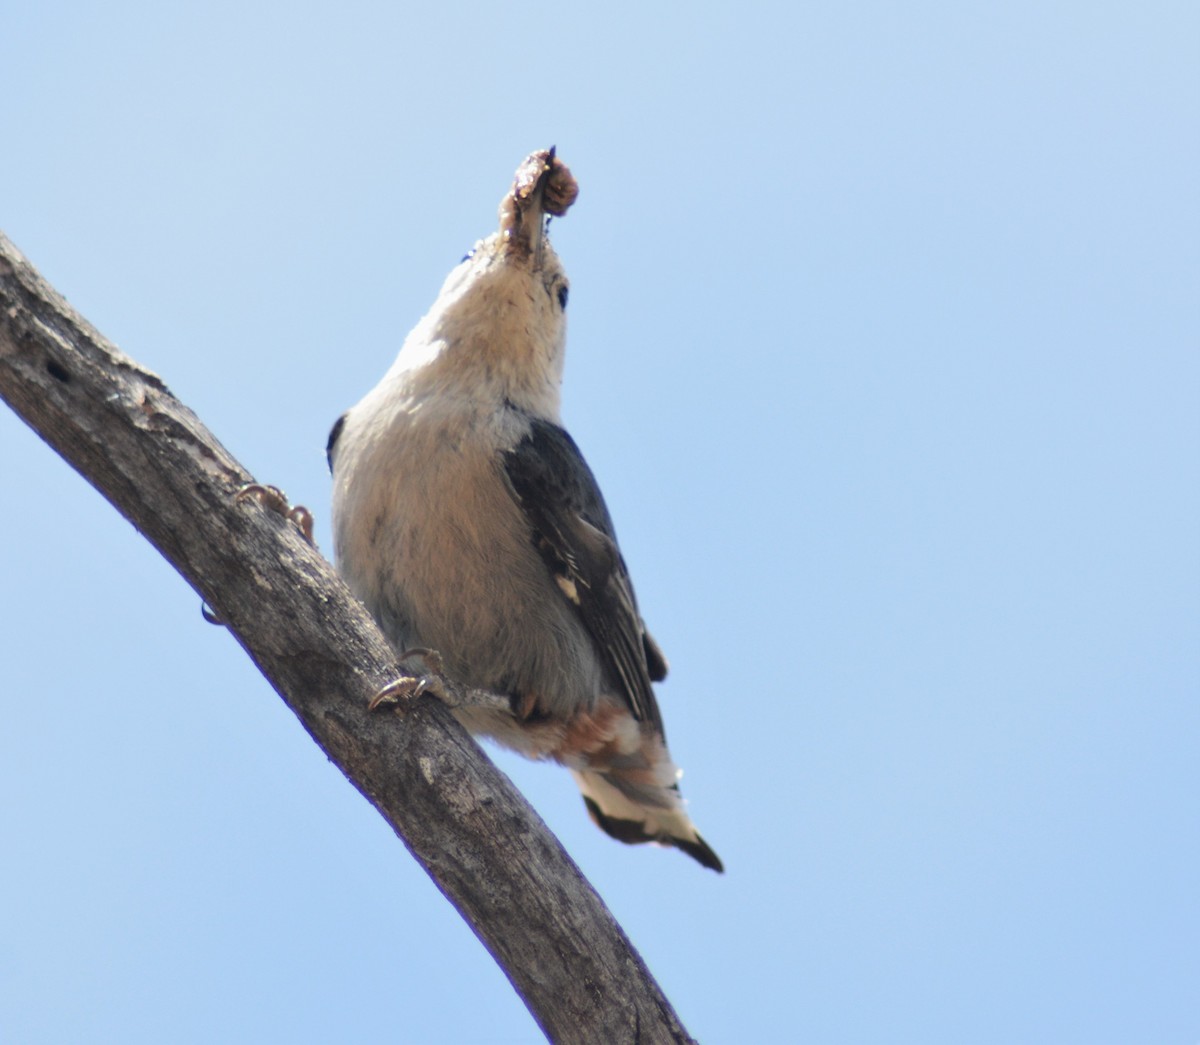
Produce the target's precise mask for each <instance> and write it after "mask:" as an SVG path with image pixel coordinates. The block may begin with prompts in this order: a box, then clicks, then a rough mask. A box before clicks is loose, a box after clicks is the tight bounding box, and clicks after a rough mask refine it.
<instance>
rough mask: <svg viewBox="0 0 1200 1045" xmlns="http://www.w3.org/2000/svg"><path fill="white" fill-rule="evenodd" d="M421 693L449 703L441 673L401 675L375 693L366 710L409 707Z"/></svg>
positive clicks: (448, 695)
mask: <svg viewBox="0 0 1200 1045" xmlns="http://www.w3.org/2000/svg"><path fill="white" fill-rule="evenodd" d="M422 693H428V694H429V695H430V696H431V697H437V698H438V700H441V701H444V702H447V703H449V702H450V694H449V691H448V690H447V688H446V680H445V679H444V678H443V677H442V676H441V675H436V674H430V675H401V676H400V677H399V678H398V679H395V680H394V681H392V682H389V683H388V684H387V685H386V686H384V687H383V689H381V690H380V691H379V692H378V693H376V694H375V696H373V697H372V698H371V700H370V702H369V703H368V704H367V710H368V711H378V710H379V709H380V708H382V707H386V706H396V707H406V708H407V707H409V706H411V705H412V703H413V701H415V700H416V699H417V698H418V697H419V696H421V694H422Z"/></svg>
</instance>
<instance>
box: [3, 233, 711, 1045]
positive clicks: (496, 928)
mask: <svg viewBox="0 0 1200 1045" xmlns="http://www.w3.org/2000/svg"><path fill="white" fill-rule="evenodd" d="M0 397H2V398H3V399H4V400H5V401H6V402H7V403H8V404H9V405H10V406H11V407H12V408H13V409H14V410H15V411H16V412H17V414H18V415H20V416H21V417H22V418H23V419H24V420H25V421H26V422H27V423H28V424H29V425H30V426H31V427H32V428H33V429H34V430H35V431H36V432H37V433H38V434H39V435H40V436H41V437H42V438H43V439H44V440H45V441H46V442H47V443H49V444H50V445H51V446H52V447H53V448H54V449H55V450H57V451H58V453H59V454H61V455H62V456H63V457H64V458H65V459H66V460H67V461H68V462H69V463H70V464H71V465H72V467H74V468H75V469H76V470H77V471H78V472H79V473H80V474H81V475H82V476H83V477H84V478H85V479H87V481H88V482H90V483H91V484H92V485H93V486H94V487H95V488H96V489H97V490H99V491H100V493H101V494H103V495H104V496H105V497H106V498H107V499H108V500H109V501H110V502H111V503H112V504H113V506H114V507H115V508H116V509H117V510H118V511H119V512H120V513H121V514H122V515H124V516H125V517H126V518H127V519H128V520H129V521H130V522H132V523H133V525H134V526H135V527H137V529H138V530H139V531H140V532H141V533H142V534H144V535H145V537H146V539H147V540H149V541H150V542H151V543H152V544H153V545H154V546H155V547H156V548H157V549H158V550H159V551H160V552H161V553H162V554H163V555H164V556H165V557H166V558H167V560H168V561H169V562H170V563H171V564H172V565H173V566H174V567H175V568H176V569H177V570H178V571H179V573H180V574H181V575H182V576H183V578H184V579H185V580H186V581H187V582H188V583H189V584H190V585H191V586H192V587H193V588H194V589H195V590H196V592H197V593H198V594H199V595H200V597H201V598H202V599H203V600H204V602H205V603H206V604H207V605H208V606H210V607H211V608H212V610H213V611H214V612H215V613H216V615H217V616H218V617H219V618H220V619H221V620H222V621H224V622H225V624H226V625H227V626H228V627H229V629H230V630H231V631H232V633H233V634H234V635H235V636H236V637H237V640H238V642H239V643H240V644H241V645H242V647H243V648H244V649H245V650H246V652H247V653H248V654H249V655H250V658H251V659H252V660H253V661H254V663H255V664H256V665H257V666H258V668H259V670H260V671H261V672H262V673H263V675H264V676H265V677H266V678H267V680H268V681H269V682H270V683H271V685H272V686H274V688H275V690H276V691H277V692H278V693H279V695H280V696H281V697H282V698H283V700H284V702H285V703H286V704H287V705H288V707H290V708H291V709H292V711H293V712H295V714H296V717H297V718H299V719H300V721H301V723H302V724H303V725H304V728H305V729H306V730H308V732H309V734H310V735H311V736H312V738H313V739H314V740H315V741H316V742H317V744H318V745H319V746H320V747H321V749H322V750H323V751H324V752H325V753H326V754H327V755H328V756H329V758H330V759H332V760H333V762H335V763H336V764H337V765H338V767H339V768H340V769H341V770H342V772H343V773H345V774H346V776H347V778H348V779H349V780H350V782H351V783H352V784H353V785H354V786H355V787H356V788H358V790H359V791H361V792H362V794H363V795H364V796H365V797H366V798H367V799H368V801H370V802H371V804H372V805H374V806H375V808H376V809H378V810H379V812H380V813H381V814H382V815H383V817H384V819H385V820H387V822H388V823H389V824H391V826H392V828H393V829H394V830H395V832H396V834H397V835H399V836H400V839H401V840H402V841H403V842H404V844H405V845H406V846H407V847H408V849H409V851H410V852H411V853H412V855H413V856H414V857H415V858H416V859H417V861H418V862H419V863H420V864H421V866H422V867H424V868H425V870H426V871H427V872H428V874H429V875H430V877H431V878H432V879H433V880H434V882H435V883H436V884H437V886H438V888H439V889H440V890H441V891H442V893H443V894H444V895H445V896H446V898H447V899H448V900H449V901H450V902H451V903H452V904H453V905H454V906H455V908H457V910H458V911H459V913H460V914H461V915H462V916H463V918H465V919H466V921H467V923H468V924H469V925H470V926H471V928H472V929H473V930H474V932H475V934H476V935H477V936H478V937H479V939H480V941H481V942H482V943H483V945H484V946H485V947H486V948H487V949H488V951H489V952H490V953H491V954H492V956H493V957H494V958H495V960H496V961H497V962H498V963H499V964H500V966H501V968H502V969H503V970H504V972H505V974H506V975H507V976H508V978H509V980H510V981H511V982H512V985H513V987H514V988H515V989H516V991H517V993H518V994H519V995H520V996H521V998H522V999H523V1000H524V1002H525V1004H526V1005H527V1006H528V1008H529V1011H530V1012H531V1013H532V1015H533V1017H534V1019H535V1020H536V1021H537V1022H538V1024H539V1025H540V1027H541V1028H542V1030H543V1031H544V1032H545V1034H546V1035H547V1037H549V1038H550V1039H551V1040H553V1041H558V1042H597V1043H606V1045H611V1043H620V1042H632V1041H638V1042H680V1041H690V1040H691V1039H690V1038H689V1036H688V1034H687V1032H686V1031H685V1029H684V1028H683V1026H682V1024H681V1023H680V1022H679V1019H678V1017H677V1016H676V1015H675V1013H674V1011H673V1010H672V1008H671V1006H670V1003H669V1002H668V1001H667V999H666V998H665V997H664V996H663V994H662V992H661V990H660V989H659V987H658V985H657V984H656V983H655V982H654V980H653V978H652V977H651V976H650V974H649V972H648V971H647V969H646V967H645V965H644V964H643V962H642V960H641V958H640V957H639V956H638V954H637V952H636V951H635V950H634V949H633V947H632V946H631V945H630V943H629V941H628V940H627V939H626V937H625V935H624V933H623V932H622V931H621V929H620V927H619V926H618V925H617V924H616V922H615V921H614V920H613V917H612V915H611V914H610V913H609V911H608V909H607V908H606V907H605V906H604V904H603V902H602V901H601V900H600V898H599V897H598V896H597V895H596V893H595V892H594V890H593V889H592V888H591V886H590V885H589V884H588V883H587V881H586V880H585V879H584V878H583V876H582V874H581V873H580V872H579V869H578V868H577V867H576V866H575V864H574V863H573V862H572V861H571V859H570V858H569V857H568V856H567V855H566V853H565V852H564V851H563V849H562V847H561V845H560V844H559V843H558V841H557V839H555V838H554V836H553V835H552V834H551V833H550V832H549V830H548V829H547V828H546V826H545V825H544V824H543V823H542V821H541V819H540V818H539V817H538V816H537V814H536V813H535V812H534V811H533V810H532V809H531V808H530V807H529V805H528V803H526V802H525V800H524V799H523V798H522V797H521V795H520V793H519V792H518V791H517V790H516V789H515V788H514V787H513V785H512V783H511V782H510V781H509V780H508V778H507V777H505V776H504V775H503V774H502V773H500V772H499V771H498V770H497V769H496V768H495V767H494V766H493V764H492V763H491V761H490V760H489V759H488V758H487V757H486V756H485V755H484V753H483V752H482V751H481V750H480V748H479V747H478V746H477V745H476V744H475V742H474V741H473V740H472V739H471V738H470V737H469V736H468V735H467V734H466V733H465V732H464V730H463V729H462V728H461V727H460V726H459V725H458V723H457V722H455V720H454V719H453V718H452V717H451V715H450V714H449V713H448V711H447V710H446V709H445V707H443V706H442V705H441V704H440V703H438V702H437V701H436V700H434V699H432V698H430V697H421V698H420V699H419V700H418V701H417V702H416V703H415V704H414V705H413V707H412V710H410V711H408V712H407V713H400V714H397V713H391V712H384V713H375V714H370V713H368V712H367V710H366V707H367V702H368V701H369V700H370V698H371V696H372V695H373V694H374V693H375V692H376V691H377V690H378V689H379V688H380V687H381V686H382V685H384V684H385V683H387V682H389V681H391V680H392V679H394V678H395V677H396V676H397V675H399V674H401V672H400V670H399V669H398V666H397V664H396V660H395V654H394V652H393V650H392V649H391V647H390V646H389V645H388V643H387V641H386V640H385V639H384V637H383V635H382V634H381V633H380V632H379V630H378V628H376V626H375V624H374V622H373V621H372V619H371V618H370V616H369V615H368V614H367V612H366V610H364V609H363V607H362V606H361V604H359V603H358V601H357V600H356V599H355V598H354V597H353V595H351V594H350V592H349V590H348V589H347V588H346V586H345V585H344V584H343V583H342V581H341V579H340V578H339V577H338V576H337V575H336V574H335V572H334V571H333V568H332V567H331V566H330V564H329V563H328V562H327V561H326V560H325V559H324V558H323V557H322V556H321V554H320V553H319V552H318V551H317V550H316V549H315V548H314V547H312V546H311V545H310V544H308V543H307V542H306V541H305V540H304V539H303V538H302V537H301V536H300V534H299V532H298V531H297V530H296V528H295V527H294V526H293V525H292V524H291V523H289V522H287V521H286V520H284V519H283V518H282V517H281V516H279V515H277V514H274V513H272V512H269V511H267V510H265V509H264V508H262V507H261V506H260V505H258V504H257V503H255V502H253V501H240V502H235V499H234V495H235V493H236V491H237V490H238V488H239V487H240V486H241V485H242V484H243V483H246V482H249V481H250V480H251V477H250V476H249V475H248V474H247V472H246V470H245V469H244V468H242V466H241V465H239V464H238V462H237V461H235V460H234V459H233V458H232V457H231V456H230V454H229V453H228V452H227V451H226V450H225V449H224V448H223V447H222V446H221V444H220V443H218V442H217V440H216V439H215V438H214V437H213V435H212V434H211V433H210V432H209V431H208V430H207V429H206V428H205V427H204V426H203V425H202V424H201V423H200V421H199V419H198V418H197V417H196V416H195V415H194V414H193V413H192V412H191V411H190V410H189V409H188V408H187V407H186V406H184V405H183V404H182V403H180V402H179V401H178V400H177V399H176V398H175V397H174V396H173V395H172V394H171V392H170V391H169V390H168V389H167V387H166V385H165V384H164V383H163V381H162V380H161V379H160V378H159V377H157V376H156V375H155V374H153V373H150V372H149V371H147V370H145V369H143V368H142V367H140V366H138V364H137V363H136V362H134V361H133V360H132V359H129V358H128V357H127V356H124V355H123V354H121V353H120V352H119V351H118V350H117V349H116V348H115V347H114V346H113V345H112V344H111V343H109V342H108V341H107V340H106V339H105V338H104V337H103V336H101V335H100V334H99V333H98V332H97V331H96V330H94V329H93V328H92V327H91V326H90V325H89V324H88V323H87V321H86V320H84V319H83V318H82V317H81V316H79V315H78V314H77V313H76V312H75V311H74V310H73V309H72V308H71V307H70V306H69V305H68V304H67V303H66V302H65V301H64V300H63V299H62V298H61V297H60V296H59V295H58V294H57V293H56V292H55V291H54V290H53V288H51V287H50V286H49V285H48V284H46V283H45V281H44V280H42V278H41V277H40V276H39V275H38V274H37V272H36V271H34V269H33V268H32V266H30V265H29V263H28V262H27V261H26V260H25V258H24V257H23V256H22V255H21V254H20V253H19V252H18V251H17V250H16V249H15V248H14V247H13V245H12V244H11V243H10V242H9V241H8V239H7V238H5V237H4V236H3V235H2V234H0Z"/></svg>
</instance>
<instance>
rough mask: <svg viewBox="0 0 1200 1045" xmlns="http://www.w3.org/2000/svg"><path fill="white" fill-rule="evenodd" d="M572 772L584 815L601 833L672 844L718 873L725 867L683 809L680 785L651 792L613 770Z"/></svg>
mask: <svg viewBox="0 0 1200 1045" xmlns="http://www.w3.org/2000/svg"><path fill="white" fill-rule="evenodd" d="M572 775H573V776H574V777H575V780H576V782H577V783H578V784H579V790H580V791H582V792H583V802H584V805H586V806H587V811H588V815H589V816H590V817H591V818H592V821H593V823H595V825H596V826H597V827H599V828H600V830H601V831H603V832H604V833H605V834H607V835H609V836H610V837H612V838H615V839H616V840H617V841H618V842H624V843H625V844H626V845H640V844H643V843H646V842H657V843H659V844H660V845H669V846H674V847H675V848H676V849H680V850H682V851H683V852H685V853H687V855H688V856H690V857H691V858H692V859H693V860H695V861H696V862H697V863H699V864H701V865H702V866H704V867H707V868H710V869H711V870H713V871H716V872H718V873H721V872H723V871H724V870H725V868H724V866H723V865H722V863H721V859H720V857H718V856H717V854H716V853H715V852H713V850H712V847H711V846H710V845H709V844H708V843H707V842H706V841H704V839H703V838H702V837H700V832H699V831H697V830H696V826H695V825H694V824H693V823H692V821H691V820H690V819H689V818H688V815H687V813H686V812H684V809H683V799H682V798H681V797H680V795H679V788H678V786H676V785H674V784H672V785H671V786H670V787H665V788H664V787H658V788H655V789H654V790H653V793H651V790H650V789H649V788H647V787H645V786H644V785H643V786H631V785H630V782H629V781H627V780H622V779H621V778H620V776H619V774H616V773H601V772H596V771H591V770H582V771H581V770H572ZM643 792H644V793H643Z"/></svg>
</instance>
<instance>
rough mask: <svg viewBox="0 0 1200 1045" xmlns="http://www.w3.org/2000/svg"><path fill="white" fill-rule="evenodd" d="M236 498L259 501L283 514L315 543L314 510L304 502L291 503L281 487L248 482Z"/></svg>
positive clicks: (309, 541)
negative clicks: (305, 505) (310, 509)
mask: <svg viewBox="0 0 1200 1045" xmlns="http://www.w3.org/2000/svg"><path fill="white" fill-rule="evenodd" d="M234 500H235V501H236V502H238V503H239V504H240V503H241V502H242V501H246V500H254V501H257V502H258V503H259V504H261V505H262V506H263V507H264V508H266V509H267V510H268V511H271V512H275V513H276V514H277V515H282V516H283V517H284V518H285V519H287V520H288V521H289V522H292V523H295V524H296V527H297V529H299V531H300V532H301V533H302V534H303V535H304V539H305V540H306V541H308V543H309V544H314V541H313V516H312V512H310V511H309V510H308V509H307V508H305V507H304V505H302V504H297V505H292V504H289V503H288V499H287V494H285V493H284V492H283V491H282V490H281V489H279V487H278V486H267V485H264V484H263V483H246V484H245V485H244V486H241V487H240V488H239V489H238V492H237V494H235V495H234Z"/></svg>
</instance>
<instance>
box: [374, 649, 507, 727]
mask: <svg viewBox="0 0 1200 1045" xmlns="http://www.w3.org/2000/svg"><path fill="white" fill-rule="evenodd" d="M413 657H418V658H420V660H421V661H422V662H423V664H424V666H425V668H426V669H427V670H426V671H425V673H424V674H422V675H401V676H400V677H399V678H397V679H395V680H394V681H392V682H389V683H388V684H387V685H386V686H384V687H383V688H382V689H381V690H380V691H379V692H378V693H376V694H375V696H373V697H372V698H371V700H370V703H368V704H367V710H368V711H378V710H379V709H380V708H382V707H395V708H397V709H398V710H399V709H407V708H408V707H411V705H412V702H413V701H415V700H416V699H417V698H418V697H419V696H421V695H422V694H425V693H428V694H429V695H430V696H431V697H435V698H437V699H438V700H439V701H441V702H442V703H443V704H445V705H446V707H448V708H491V709H493V710H496V711H504V712H511V704H510V702H509V700H508V698H507V697H503V696H501V695H500V694H499V693H492V692H490V691H488V690H486V689H476V688H475V687H474V686H464V685H462V684H461V683H458V682H455V681H454V680H453V679H451V678H448V677H447V676H446V674H445V671H444V665H443V662H442V655H441V654H440V653H438V651H437V650H433V649H427V648H426V647H424V646H414V647H413V648H412V649H406V650H405V651H404V652H403V653H401V654H400V658H399V659H400V663H401V664H403V663H404V662H405V661H406V660H409V659H411V658H413Z"/></svg>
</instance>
